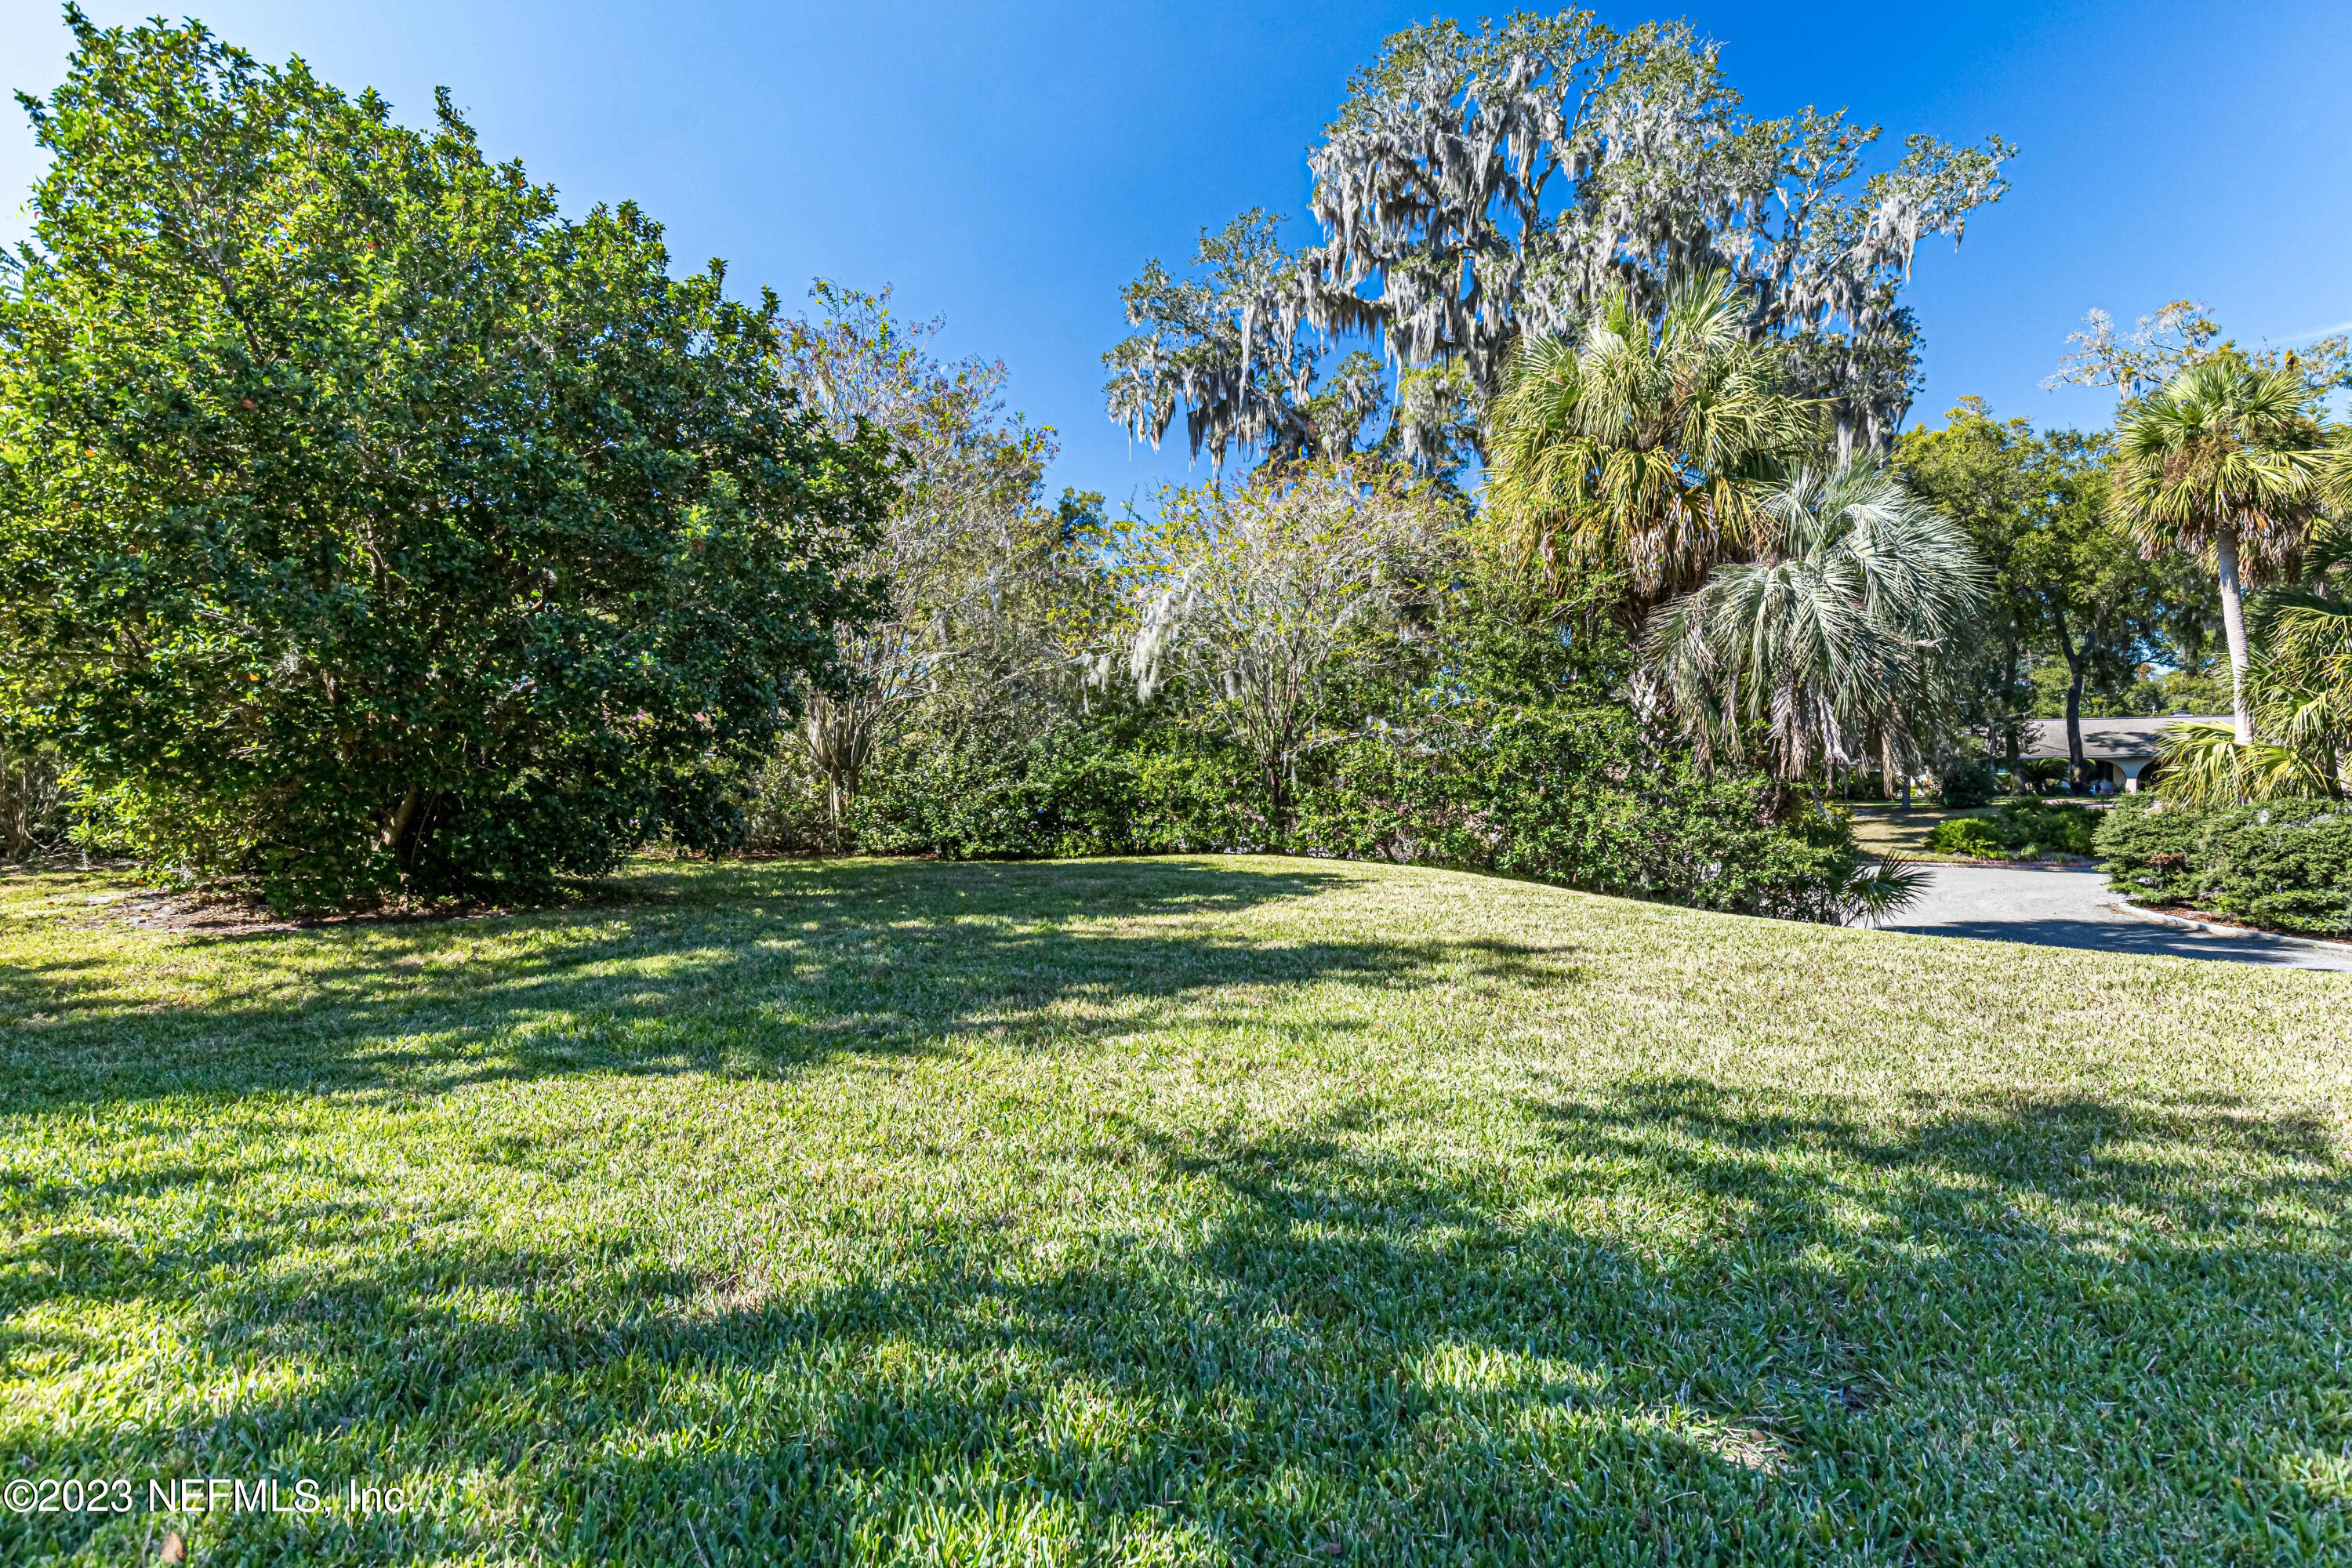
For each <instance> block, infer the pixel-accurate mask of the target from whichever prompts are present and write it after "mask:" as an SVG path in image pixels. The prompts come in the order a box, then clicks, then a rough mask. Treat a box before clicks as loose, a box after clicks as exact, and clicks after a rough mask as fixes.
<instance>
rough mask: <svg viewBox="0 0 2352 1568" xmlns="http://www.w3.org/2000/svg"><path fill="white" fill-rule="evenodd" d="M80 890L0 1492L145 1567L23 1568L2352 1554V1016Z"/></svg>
mask: <svg viewBox="0 0 2352 1568" xmlns="http://www.w3.org/2000/svg"><path fill="white" fill-rule="evenodd" d="M96 888H97V884H96V883H95V882H93V880H91V879H77V878H67V877H56V876H49V877H29V876H18V877H15V878H11V879H5V880H0V917H5V918H0V1475H5V1477H7V1478H10V1479H16V1478H32V1477H48V1478H53V1479H54V1478H64V1477H68V1476H70V1477H91V1478H114V1477H122V1478H128V1479H131V1480H132V1481H133V1482H134V1486H135V1488H136V1489H137V1490H138V1494H139V1500H140V1502H141V1504H142V1510H141V1511H136V1512H133V1513H132V1514H131V1515H129V1516H127V1517H122V1516H103V1515H101V1516H93V1515H89V1514H79V1515H69V1514H64V1513H31V1514H0V1562H5V1563H8V1564H11V1565H14V1564H18V1563H42V1562H47V1561H50V1560H51V1559H52V1558H57V1559H60V1560H68V1561H79V1562H89V1563H131V1562H134V1561H137V1560H139V1558H140V1555H141V1553H142V1551H146V1550H148V1549H150V1548H152V1547H153V1546H154V1544H155V1543H156V1542H159V1541H160V1540H161V1537H162V1532H163V1531H164V1530H165V1529H167V1528H169V1529H175V1530H178V1531H183V1532H184V1533H185V1534H186V1536H187V1538H188V1544H189V1548H190V1551H189V1560H190V1561H191V1562H205V1563H227V1562H236V1563H309V1562H320V1561H337V1562H347V1563H392V1562H410V1561H417V1562H424V1561H431V1562H444V1561H484V1562H513V1563H525V1562H549V1563H672V1564H679V1565H696V1564H704V1565H709V1568H717V1565H718V1564H720V1563H770V1562H783V1561H790V1562H810V1563H835V1562H840V1563H866V1562H892V1563H955V1564H980V1563H1330V1562H1348V1563H1380V1564H1392V1563H1393V1564H1402V1563H1447V1564H1455V1563H1653V1562H1672V1563H1738V1562H1790V1563H1795V1562H1803V1563H1969V1564H1972V1565H1973V1564H1981V1563H2019V1564H2024V1563H2037V1564H2039V1563H2091V1562H2097V1563H2273V1562H2275V1563H2291V1562H2305V1561H2312V1562H2317V1561H2332V1562H2346V1561H2352V1530H2347V1519H2346V1509H2347V1490H2348V1489H2352V1367H2347V1356H2348V1355H2352V1250H2348V1249H2347V1228H2346V1223H2347V1213H2346V1205H2347V1166H2346V1163H2345V1154H2346V1149H2347V1125H2346V1116H2347V1106H2348V1105H2352V1083H2347V1075H2352V1065H2347V1062H2348V1060H2352V1051H2347V1036H2352V1023H2347V1020H2352V978H2347V977H2345V976H2338V975H2331V974H2324V973H2304V972H2280V973H2273V972H2270V971H2265V970H2258V969H2253V968H2247V967H2237V966H2231V965H2225V964H2200V963H2188V962H2183V961H2175V960H2167V959H2132V958H2119V957H2118V958H2110V957H2101V956H2096V955H2092V954H2087V953H2083V952H2063V951H2055V950H2034V949H2026V948H2019V947H2011V946H2006V945H2002V944H1999V943H1992V942H1939V941H1937V940H1935V939H1931V938H1922V937H1907V936H1900V935H1886V934H1874V933H1869V932H1864V931H1833V930H1824V929H1818V928H1811V927H1803V926H1794V925H1785V924H1778V923H1772V922H1767V921H1748V920H1740V919H1736V918H1732V917H1726V916H1713V915H1705V914H1696V913H1691V912H1687V911H1682V910H1669V909H1663V908H1657V907H1653V906H1646V905H1641V904H1633V903H1624V902H1618V901H1613V900H1602V899H1595V898H1588V897H1584V896H1581V895H1578V894H1573V893H1567V892H1559V891H1555V890H1552V889H1545V888H1539V887H1533V886H1528V885H1524V884H1517V883H1511V882H1503V881H1495V880H1485V879H1476V878H1472V877H1464V876H1453V875H1446V874H1442V873H1433V872H1428V871H1420V870H1408V869H1392V868H1370V867H1360V866H1346V865H1338V864H1329V863H1319V862H1309V861H1298V860H1280V859H1179V860H1157V861H1142V862H1092V863H1076V864H1064V865H1050V866H1046V865H1036V866H998V865H965V866H947V865H923V864H887V863H842V864H824V865H810V864H800V863H770V864H761V865H731V866H723V867H719V868H687V867H681V866H677V865H674V864H671V863H668V862H646V863H643V864H640V865H639V866H637V867H635V868H633V870H632V871H631V873H630V874H629V875H628V876H627V877H626V878H625V879H624V880H623V881H621V882H620V883H617V884H615V885H614V887H613V888H612V889H607V890H606V892H605V893H604V894H603V895H601V900H602V901H600V902H598V903H596V904H594V905H593V906H587V907H582V908H578V909H573V910H563V911H555V912H547V913H540V914H530V915H521V916H502V917H496V918H486V919H478V920H467V921H448V922H444V923H418V924H404V925H378V926H362V927H339V928H331V929H320V930H312V931H289V932H271V933H261V934H254V935H246V936H236V937H226V938H200V937H195V936H190V935H186V934H173V933H168V932H156V931H152V930H146V929H142V928H138V927H134V926H131V925H129V924H126V923H122V922H121V921H108V920H107V919H106V911H105V910H104V909H103V908H102V907H100V906H93V905H92V904H91V903H90V901H89V900H90V898H91V896H92V894H93V892H94V891H95V890H96ZM180 1476H194V1477H221V1478H238V1479H248V1480H250V1479H257V1478H261V1477H277V1478H279V1479H280V1484H281V1493H280V1496H281V1499H282V1500H284V1501H285V1503H286V1504H287V1506H289V1507H290V1506H291V1504H292V1500H293V1498H294V1496H295V1493H296V1484H297V1481H298V1479H303V1478H308V1479H312V1480H315V1481H317V1482H319V1483H320V1485H321V1486H322V1487H323V1488H324V1489H326V1490H328V1491H330V1492H332V1493H333V1494H335V1495H336V1496H337V1497H339V1498H341V1497H343V1496H345V1495H346V1493H345V1489H346V1488H347V1487H348V1486H351V1485H354V1484H356V1485H358V1486H362V1487H365V1486H375V1487H378V1488H383V1487H391V1486H398V1487H401V1488H403V1489H405V1491H406V1492H407V1493H408V1494H409V1495H410V1497H411V1498H412V1499H414V1500H418V1502H419V1506H417V1507H415V1509H413V1510H411V1511H408V1512H404V1513H402V1514H397V1515H395V1514H392V1513H390V1512H385V1511H379V1512H375V1513H373V1514H366V1515H358V1516H355V1515H353V1514H352V1513H351V1512H350V1511H349V1510H324V1509H322V1510H320V1511H319V1512H317V1513H314V1514H302V1513H299V1512H292V1513H281V1514H268V1513H261V1512H241V1513H240V1512H235V1511H224V1512H210V1513H193V1512H187V1513H182V1514H178V1515H172V1516H163V1515H157V1514H151V1513H148V1512H146V1511H144V1510H143V1504H144V1501H145V1496H146V1494H145V1491H144V1489H145V1486H146V1483H147V1480H148V1479H149V1478H151V1477H156V1478H165V1479H169V1478H173V1477H180Z"/></svg>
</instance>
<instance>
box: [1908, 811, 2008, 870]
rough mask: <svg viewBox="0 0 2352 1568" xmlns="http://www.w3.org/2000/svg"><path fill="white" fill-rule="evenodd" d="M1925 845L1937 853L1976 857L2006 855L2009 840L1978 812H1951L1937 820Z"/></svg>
mask: <svg viewBox="0 0 2352 1568" xmlns="http://www.w3.org/2000/svg"><path fill="white" fill-rule="evenodd" d="M1927 847H1928V849H1930V850H1931V851H1933V852H1934V853H1936V854H1937V855H1969V856H1973V857H1975V858H1978V859H1979V860H2001V859H2006V858H2008V857H2009V849H2010V846H2009V842H2008V839H2007V838H2006V837H2005V836H2004V835H2003V834H2002V833H2001V831H2000V828H1999V827H1997V826H1994V825H1993V824H1991V823H1990V822H1987V821H1986V820H1985V819H1984V818H1982V817H1980V816H1952V817H1947V818H1945V819H1944V820H1943V821H1941V822H1939V823H1937V824H1936V826H1935V827H1934V829H1933V830H1932V831H1930V832H1929V833H1928V835H1927Z"/></svg>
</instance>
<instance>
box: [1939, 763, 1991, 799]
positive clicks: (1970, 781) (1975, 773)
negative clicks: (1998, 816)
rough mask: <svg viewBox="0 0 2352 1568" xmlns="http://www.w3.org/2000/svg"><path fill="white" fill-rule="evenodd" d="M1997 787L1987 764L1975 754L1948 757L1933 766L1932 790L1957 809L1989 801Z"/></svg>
mask: <svg viewBox="0 0 2352 1568" xmlns="http://www.w3.org/2000/svg"><path fill="white" fill-rule="evenodd" d="M1997 787H1998V784H1997V783H1996V781H1995V780H1994V778H1993V776H1992V768H1991V766H1990V764H1989V763H1986V761H1985V760H1984V759H1983V758H1982V757H1979V756H1969V755H1962V756H1955V757H1951V758H1949V759H1947V760H1946V761H1945V762H1944V763H1941V764H1940V765H1938V766H1937V770H1936V794H1937V795H1938V796H1940V797H1941V798H1942V800H1943V803H1944V804H1945V805H1948V806H1951V807H1953V808H1955V809H1958V810H1966V809H1968V808H1969V807H1970V806H1978V805H1988V804H1990V802H1991V800H1992V797H1993V791H1994V790H1995V789H1996V788H1997Z"/></svg>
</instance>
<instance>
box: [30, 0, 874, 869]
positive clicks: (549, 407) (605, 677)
mask: <svg viewBox="0 0 2352 1568" xmlns="http://www.w3.org/2000/svg"><path fill="white" fill-rule="evenodd" d="M68 24H69V26H71V28H72V30H73V34H74V40H75V51H74V56H73V59H72V63H71V67H70V69H69V72H68V77H67V79H66V81H65V83H64V85H63V86H61V87H60V88H58V89H57V91H56V92H55V93H54V94H53V95H52V96H51V97H50V98H49V99H48V100H47V101H45V102H44V101H38V100H31V99H26V100H23V101H24V103H25V105H26V110H27V111H28V113H29V114H30V115H31V117H32V121H33V128H34V132H35V134H36V136H37V139H38V141H39V142H40V144H41V145H42V146H43V147H44V148H45V149H46V150H47V153H49V155H50V159H51V162H50V164H49V168H48V172H47V174H46V175H45V176H44V177H43V179H42V181H41V182H40V184H39V185H38V186H37V189H36V191H35V194H34V199H33V210H34V214H35V218H36V224H35V237H34V239H33V241H32V243H31V244H30V245H28V246H27V247H25V250H24V253H23V254H22V256H21V257H20V258H17V260H16V265H15V266H14V267H13V268H11V271H10V275H9V277H8V279H7V281H6V287H5V291H0V639H5V648H6V653H5V669H0V702H5V705H6V707H7V709H8V711H9V717H10V719H11V720H12V721H16V722H18V723H21V724H23V725H25V726H26V727H27V728H29V729H30V730H32V731H35V732H37V734H40V735H42V736H46V737H47V738H49V739H51V740H53V741H54V742H56V743H57V744H58V746H59V747H60V748H61V749H62V750H63V751H64V752H65V753H66V754H67V756H68V759H69V760H70V761H72V762H73V763H75V764H76V765H77V766H78V767H79V769H80V770H81V773H82V776H83V777H84V779H85V780H86V781H88V782H89V784H91V785H92V786H93V787H94V789H95V790H96V791H97V792H98V799H99V800H100V803H101V804H103V805H105V806H107V807H108V808H110V809H111V810H112V811H113V813H114V815H115V816H116V819H117V821H118V823H119V824H120V825H121V827H122V829H123V831H125V832H127V833H130V834H131V835H132V836H134V837H138V838H140V839H142V841H143V842H144V843H145V845H146V847H148V848H149V849H150V850H151V851H152V853H153V854H155V855H157V856H158V857H160V858H164V859H165V860H167V861H170V862H175V863H180V864H184V865H189V866H192V867H194V868H197V869H200V870H212V871H237V872H244V873H248V874H252V875H255V876H257V877H259V878H261V879H263V880H264V881H265V882H266V883H267V884H268V886H269V887H271V888H272V889H274V890H275V891H276V892H277V893H278V895H279V896H280V897H283V898H286V899H289V900H298V901H317V900H331V899H335V898H340V897H344V896H348V895H352V894H365V893H373V892H375V891H380V890H383V889H393V888H405V889H410V890H412V891H417V892H424V893H444V892H452V891H464V890H467V889H477V888H481V887H484V886H496V887H500V888H507V889H514V888H521V889H532V888H538V887H543V886H544V885H545V884H546V882H547V880H548V879H549V878H550V877H551V876H553V875H554V874H556V873H558V872H562V871H573V872H594V871H600V870H602V869H604V868H608V867H610V866H611V865H612V864H613V863H614V859H615V858H616V857H617V856H618V855H619V854H621V853H622V852H623V851H624V850H625V849H626V848H627V847H630V846H632V845H635V844H636V843H638V842H640V841H641V840H642V839H643V838H644V837H646V835H647V834H648V833H651V832H653V831H656V830H657V829H661V828H665V827H666V828H668V829H670V830H671V831H674V832H675V833H677V835H678V836H679V837H682V838H683V839H685V840H686V841H687V842H688V843H695V844H710V843H716V842H719V841H723V839H724V837H726V834H727V831H728V826H727V821H726V808H725V805H724V799H723V792H722V790H721V787H720V782H721V780H720V774H721V773H722V771H723V769H722V764H723V763H725V762H726V761H727V759H729V758H730V757H737V756H748V755H751V754H753V753H756V752H760V751H761V750H763V749H764V748H765V747H767V746H768V745H769V744H771V743H772V740H773V738H774V736H775V734H776V732H777V729H778V726H779V724H780V722H781V721H783V720H785V719H786V718H788V717H789V714H790V710H791V706H792V704H793V700H794V696H793V694H794V692H795V691H797V690H801V689H806V688H807V687H808V686H810V685H812V684H821V683H822V682H823V681H824V680H825V679H829V671H830V668H831V666H832V660H833V637H834V632H835V627H836V626H839V625H841V624H843V623H845V621H847V620H850V619H853V618H855V617H856V616H860V615H863V614H864V613H866V610H867V609H868V607H869V605H870V603H871V597H872V596H871V594H870V592H869V591H868V589H867V588H866V586H864V585H861V584H859V583H858V582H857V581H856V578H855V577H854V575H853V574H852V573H851V572H850V570H849V569H850V567H851V565H852V563H855V562H856V560H857V559H858V558H859V555H860V553H861V552H862V551H863V550H864V549H865V547H866V542H867V541H868V540H869V539H870V538H871V536H872V531H873V527H874V524H875V522H876V521H877V518H878V516H879V515H880V513H881V511H882V510H883V508H884V507H885V506H886V505H887V500H888V495H889V485H888V480H887V474H886V472H885V467H884V462H883V451H882V447H881V446H880V442H879V438H878V437H866V436H865V435H862V434H860V435H854V436H852V437H850V438H848V439H840V438H836V437H835V436H834V435H833V434H831V433H829V432H828V431H826V430H825V428H824V426H823V423H822V421H821V420H820V419H819V418H818V417H817V416H814V415H813V414H811V413H809V412H807V411H806V410H804V409H803V407H802V406H801V405H800V404H799V402H798V400H797V397H796V395H795V394H794V393H793V391H792V390H791V388H789V387H788V386H787V385H786V384H785V382H784V380H783V378H782V375H781V374H779V360H778V355H779V352H780V349H781V346H782V332H781V325H782V323H781V320H780V316H779V312H778V307H777V304H776V301H775V300H774V299H773V298H772V296H771V297H768V298H765V299H764V300H762V301H761V302H760V303H759V304H756V305H751V306H746V305H742V304H739V303H737V302H734V301H731V300H728V299H727V298H726V296H725V293H724V290H723V278H722V274H721V271H720V269H719V266H718V265H717V264H715V263H714V264H713V265H712V267H711V268H710V269H709V271H707V272H704V273H701V274H698V275H695V276H691V277H687V278H673V277H672V276H670V273H669V270H668V257H667V252H666V251H665V249H664V248H663V246H662V244H661V234H660V229H659V228H658V226H656V225H655V224H653V223H652V222H651V221H650V220H648V219H647V218H646V217H645V216H644V215H642V214H641V213H639V212H637V211H636V210H635V208H634V207H630V206H625V205H624V206H621V207H618V208H606V207H597V208H595V209H594V210H593V211H592V212H590V213H589V214H588V215H587V216H585V217H583V218H581V219H579V220H577V221H569V220H566V219H565V218H563V217H562V216H561V214H560V213H559V211H558V209H557V206H556V202H555V197H554V194H553V193H552V192H551V190H549V189H547V188H546V187H543V186H537V185H533V184H530V181H529V179H528V178H527V177H526V176H525V174H524V173H523V170H522V168H521V166H520V164H517V163H507V164H492V163H488V162H487V161H486V160H485V159H484V158H483V156H482V154H481V153H480V151H479V149H478V146H477V144H476V142H475V138H474V133H473V132H472V131H471V129H470V128H468V127H467V124H466V123H465V121H463V120H461V119H460V118H459V117H458V115H457V112H456V111H455V110H453V109H452V108H451V107H450V106H449V103H448V101H447V100H446V96H445V97H444V98H443V99H442V100H441V102H440V104H439V106H438V112H437V117H436V122H435V124H434V125H433V127H432V128H431V129H430V130H429V131H423V132H420V131H414V130H410V129H407V128H405V127H403V126H401V125H399V124H397V123H395V122H394V121H393V119H392V116H391V110H390V107H389V106H388V105H387V104H386V103H385V102H384V101H383V100H381V99H380V98H378V97H376V96H375V95H374V94H373V93H366V94H362V95H361V96H360V97H358V98H356V99H354V98H350V97H346V96H345V95H343V94H341V93H340V92H338V91H336V90H335V89H333V88H331V87H330V86H328V85H327V84H325V83H323V82H321V81H320V80H318V79H316V78H315V77H313V76H312V75H311V74H310V70H309V69H308V68H306V67H304V66H303V65H302V63H301V62H300V61H299V60H297V61H294V62H292V63H290V64H288V65H286V66H283V67H272V66H266V65H263V64H260V63H258V62H257V61H256V60H255V59H254V58H252V57H250V56H249V55H247V54H246V53H245V52H243V51H241V50H238V49H236V48H233V47H229V46H227V45H226V44H223V43H222V42H221V41H220V40H218V39H217V38H215V37H213V36H212V35H211V34H210V33H208V32H207V31H206V30H205V28H203V27H202V26H197V25H195V24H193V23H192V24H190V25H188V26H182V27H169V26H142V27H137V28H131V29H128V30H124V29H109V30H101V29H100V28H98V27H96V26H93V25H92V24H91V23H90V22H89V20H88V18H86V17H85V16H82V15H81V14H80V13H79V11H68Z"/></svg>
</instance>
